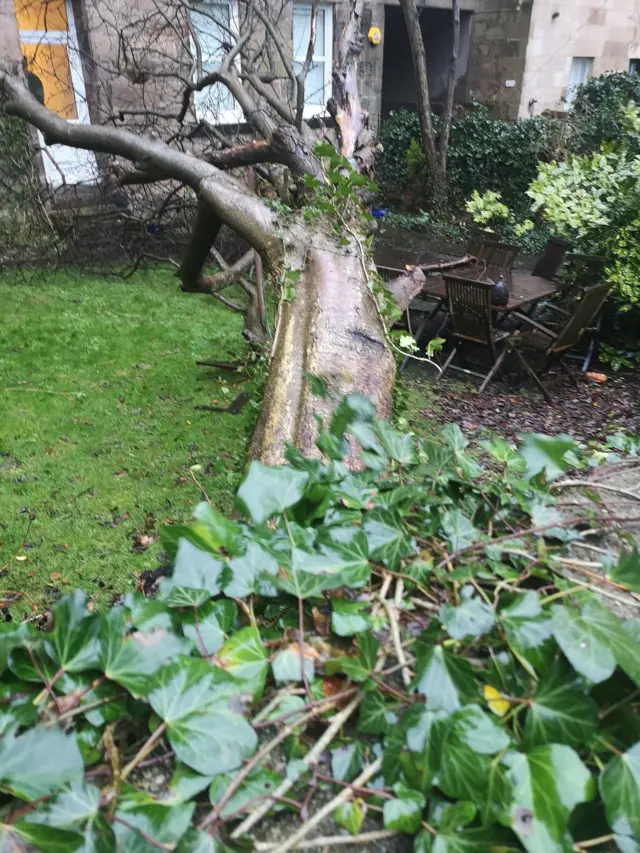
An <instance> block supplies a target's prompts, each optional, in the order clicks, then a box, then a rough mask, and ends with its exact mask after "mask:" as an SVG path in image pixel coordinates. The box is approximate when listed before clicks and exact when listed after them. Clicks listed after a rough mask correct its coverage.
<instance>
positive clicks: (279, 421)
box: [250, 233, 395, 464]
mask: <svg viewBox="0 0 640 853" xmlns="http://www.w3.org/2000/svg"><path fill="white" fill-rule="evenodd" d="M355 243H356V241H355V240H354V241H353V242H352V243H351V244H350V245H348V246H345V247H343V248H338V247H337V246H336V245H334V244H333V243H332V241H331V240H330V238H329V237H327V236H326V235H325V234H323V233H318V234H309V233H307V234H301V235H300V239H299V240H298V241H297V242H296V243H295V244H293V245H292V246H291V247H290V255H289V256H288V258H287V265H288V266H290V267H292V268H294V269H300V271H301V274H300V279H299V281H298V283H297V285H296V295H295V298H294V299H293V300H292V301H287V302H285V301H283V302H281V304H280V310H279V317H278V323H277V328H276V333H275V337H274V341H273V348H272V353H271V362H270V366H269V374H268V377H267V381H266V384H265V389H264V400H263V405H262V410H261V413H260V418H259V420H258V424H257V426H256V429H255V432H254V436H253V441H252V444H251V450H250V455H251V456H252V457H254V458H258V459H261V460H262V461H264V462H266V463H268V464H276V463H278V462H279V461H281V460H282V458H283V453H284V450H285V447H286V445H287V444H293V445H295V446H296V447H297V448H298V449H299V450H301V451H302V452H303V453H304V454H305V455H308V456H316V457H317V456H319V451H318V450H317V449H316V447H315V440H316V436H317V429H318V428H317V423H316V416H320V417H322V418H324V419H325V420H326V419H327V418H328V416H329V415H330V413H331V409H332V406H333V405H334V404H333V403H332V401H331V400H330V399H326V400H325V399H321V398H319V397H314V396H313V395H312V393H311V387H310V383H309V382H308V381H307V380H306V377H307V376H308V375H309V374H311V375H313V376H319V377H322V378H323V379H324V380H326V381H327V383H328V384H329V386H330V388H331V390H332V391H333V392H335V393H336V394H339V395H342V394H347V393H351V392H354V391H357V392H359V393H361V394H365V395H366V396H368V397H370V398H371V399H372V400H373V401H374V402H375V404H376V408H377V410H378V414H379V416H380V417H382V418H385V419H388V418H389V417H390V415H391V395H392V391H393V386H394V382H395V361H394V358H393V355H392V353H391V349H390V347H389V345H388V341H387V337H386V332H385V329H384V324H383V322H382V320H381V318H380V316H379V314H378V310H377V307H376V304H375V301H374V298H373V295H372V293H371V291H370V289H369V286H368V279H369V274H368V262H369V259H368V258H367V257H366V256H365V255H363V254H362V253H361V247H360V245H356V244H355Z"/></svg>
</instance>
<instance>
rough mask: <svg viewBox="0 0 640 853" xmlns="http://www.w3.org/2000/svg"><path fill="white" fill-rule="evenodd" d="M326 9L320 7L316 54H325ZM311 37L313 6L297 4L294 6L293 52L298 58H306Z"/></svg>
mask: <svg viewBox="0 0 640 853" xmlns="http://www.w3.org/2000/svg"><path fill="white" fill-rule="evenodd" d="M324 16H325V10H324V9H318V20H317V23H316V43H315V46H314V53H315V55H316V56H324V55H325V34H324V28H325V20H324ZM310 38H311V6H301V5H297V6H294V7H293V52H294V56H296V57H297V58H298V59H304V58H305V56H306V55H307V48H308V47H309V39H310Z"/></svg>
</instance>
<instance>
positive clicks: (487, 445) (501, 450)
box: [480, 438, 527, 474]
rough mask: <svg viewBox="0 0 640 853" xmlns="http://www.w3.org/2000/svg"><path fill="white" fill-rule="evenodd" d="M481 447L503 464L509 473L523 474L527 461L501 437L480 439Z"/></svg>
mask: <svg viewBox="0 0 640 853" xmlns="http://www.w3.org/2000/svg"><path fill="white" fill-rule="evenodd" d="M480 446H481V447H483V448H484V449H485V450H486V451H487V452H488V453H490V454H491V455H492V456H493V458H494V459H495V460H496V461H497V462H500V463H501V464H502V465H504V466H505V467H506V469H507V471H509V473H511V474H524V472H525V471H526V469H527V463H526V462H525V460H524V459H523V458H522V456H520V454H519V453H516V451H515V450H514V449H513V447H511V445H510V444H507V442H506V441H505V440H504V439H503V438H494V439H493V440H492V441H481V442H480Z"/></svg>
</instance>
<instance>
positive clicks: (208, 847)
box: [144, 829, 237, 853]
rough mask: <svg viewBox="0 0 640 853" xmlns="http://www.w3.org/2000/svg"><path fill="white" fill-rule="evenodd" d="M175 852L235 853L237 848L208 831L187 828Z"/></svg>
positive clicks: (145, 852) (149, 852) (148, 852)
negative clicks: (224, 842)
mask: <svg viewBox="0 0 640 853" xmlns="http://www.w3.org/2000/svg"><path fill="white" fill-rule="evenodd" d="M144 853H151V851H150V850H149V851H146V850H145V851H144ZM176 853H237V848H232V847H227V845H226V844H223V843H222V841H220V840H219V839H218V838H216V837H215V836H213V835H209V833H208V832H199V831H198V830H196V829H189V830H188V831H187V832H186V833H185V834H184V835H183V836H182V838H181V840H180V843H179V844H178V846H177V847H176Z"/></svg>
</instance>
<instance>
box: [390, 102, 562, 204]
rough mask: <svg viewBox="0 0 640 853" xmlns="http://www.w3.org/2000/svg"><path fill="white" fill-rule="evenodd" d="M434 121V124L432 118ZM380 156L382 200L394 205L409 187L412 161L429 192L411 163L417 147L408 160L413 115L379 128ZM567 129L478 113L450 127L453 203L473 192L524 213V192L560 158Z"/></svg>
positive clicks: (402, 113) (415, 125)
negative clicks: (545, 165) (544, 165)
mask: <svg viewBox="0 0 640 853" xmlns="http://www.w3.org/2000/svg"><path fill="white" fill-rule="evenodd" d="M436 122H437V119H436ZM380 135H381V141H382V143H383V145H384V149H385V150H384V153H383V154H382V155H381V157H380V160H379V162H378V182H379V184H380V187H381V190H382V192H383V194H384V196H385V197H386V198H388V199H389V200H390V201H391V202H393V201H397V200H398V199H399V198H400V196H401V195H402V193H403V190H404V189H405V187H406V186H407V183H408V181H409V179H410V177H411V178H412V179H413V177H414V175H413V174H412V173H411V172H410V169H411V168H412V167H411V166H410V161H412V162H413V164H414V165H413V168H414V170H417V171H418V172H419V173H420V180H422V181H424V182H425V192H427V193H428V186H426V183H427V174H426V169H425V168H424V165H423V166H422V168H421V169H419V168H418V166H417V164H415V158H416V148H415V146H414V147H413V148H412V149H411V151H412V156H411V157H410V158H409V160H408V158H407V152H408V151H409V149H410V146H411V140H412V139H415V140H418V139H419V138H420V125H419V120H418V115H417V113H414V112H410V111H409V110H399V111H397V112H394V113H392V114H391V115H390V117H389V118H388V119H387V121H385V122H384V124H383V125H382V128H381V131H380ZM570 136H571V128H570V127H569V125H567V123H566V122H562V121H559V120H558V119H552V118H544V117H538V118H531V119H525V120H524V121H520V122H517V123H515V124H512V123H509V122H505V121H499V120H497V119H493V118H491V117H490V115H489V114H488V112H487V111H486V110H484V109H482V108H479V109H476V110H473V111H472V112H470V113H469V114H468V115H467V116H466V117H465V118H463V119H460V120H459V121H456V122H454V124H453V127H452V129H451V143H450V151H449V182H450V191H451V196H450V197H451V201H452V203H453V205H454V206H456V207H457V206H461V205H462V204H463V203H464V201H465V200H466V199H467V198H468V197H469V196H470V195H471V193H472V192H473V190H474V189H477V190H478V191H479V192H480V193H484V192H486V191H487V190H495V191H497V192H500V193H502V197H503V199H504V202H505V204H507V205H508V206H509V207H510V208H511V209H513V210H515V211H519V210H522V209H523V208H528V206H529V204H530V202H529V199H527V197H526V196H525V192H526V190H527V188H528V186H529V184H530V183H531V181H532V180H533V179H534V178H535V177H536V175H537V173H538V162H539V161H547V162H548V161H551V160H554V159H558V158H563V157H564V156H565V155H566V153H567V147H568V143H569V141H570Z"/></svg>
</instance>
